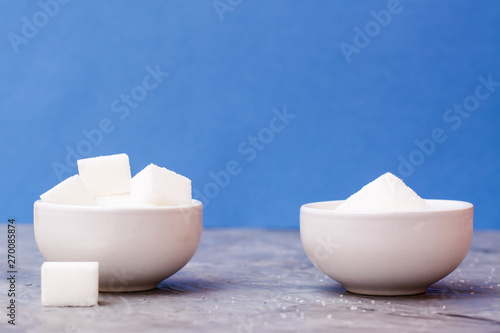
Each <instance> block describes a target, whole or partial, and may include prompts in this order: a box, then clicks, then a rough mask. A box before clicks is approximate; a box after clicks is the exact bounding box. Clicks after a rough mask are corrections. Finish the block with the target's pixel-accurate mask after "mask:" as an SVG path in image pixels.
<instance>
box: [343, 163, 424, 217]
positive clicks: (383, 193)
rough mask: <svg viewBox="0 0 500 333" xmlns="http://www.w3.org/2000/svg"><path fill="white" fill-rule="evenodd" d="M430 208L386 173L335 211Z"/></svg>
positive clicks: (399, 181) (390, 174)
mask: <svg viewBox="0 0 500 333" xmlns="http://www.w3.org/2000/svg"><path fill="white" fill-rule="evenodd" d="M429 209H431V207H430V206H429V204H427V202H425V200H424V199H422V198H421V197H419V196H418V195H417V194H416V193H415V192H414V191H413V190H412V189H411V188H409V187H408V186H406V184H405V183H404V182H403V181H402V180H401V179H399V178H398V177H396V176H394V175H393V174H392V173H390V172H387V173H385V174H383V175H382V176H380V177H378V178H377V179H375V180H374V181H372V182H371V183H369V184H367V185H365V186H364V187H363V188H362V189H361V190H359V191H358V192H356V193H354V194H353V195H351V196H350V197H349V198H347V200H345V201H344V202H343V203H342V204H340V205H339V206H338V207H337V209H336V210H338V211H349V212H354V211H356V212H368V211H384V212H385V211H416V210H429Z"/></svg>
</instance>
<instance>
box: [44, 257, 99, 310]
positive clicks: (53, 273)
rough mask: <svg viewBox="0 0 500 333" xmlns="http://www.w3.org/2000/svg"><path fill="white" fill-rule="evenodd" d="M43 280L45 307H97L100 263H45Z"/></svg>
mask: <svg viewBox="0 0 500 333" xmlns="http://www.w3.org/2000/svg"><path fill="white" fill-rule="evenodd" d="M41 280H42V305H43V306H94V305H97V301H98V298H99V263H98V262H45V263H43V264H42V278H41Z"/></svg>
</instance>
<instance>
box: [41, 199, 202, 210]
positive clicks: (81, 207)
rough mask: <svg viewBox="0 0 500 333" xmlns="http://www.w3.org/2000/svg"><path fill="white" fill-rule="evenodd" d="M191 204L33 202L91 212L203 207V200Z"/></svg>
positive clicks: (42, 205)
mask: <svg viewBox="0 0 500 333" xmlns="http://www.w3.org/2000/svg"><path fill="white" fill-rule="evenodd" d="M191 200H192V201H191V204H189V205H175V206H140V205H135V206H98V205H71V204H59V203H52V202H43V201H42V200H40V199H38V200H36V201H35V203H34V204H33V206H34V207H40V208H42V207H44V208H50V209H57V210H73V211H76V210H79V211H89V212H91V211H92V212H96V211H98V212H120V211H127V212H130V211H170V210H179V209H187V208H198V207H201V208H203V202H201V201H200V200H197V199H191Z"/></svg>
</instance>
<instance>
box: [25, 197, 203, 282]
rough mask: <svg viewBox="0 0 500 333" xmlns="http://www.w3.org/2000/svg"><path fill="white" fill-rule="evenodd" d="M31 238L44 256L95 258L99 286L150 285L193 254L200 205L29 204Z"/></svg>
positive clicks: (199, 227)
mask: <svg viewBox="0 0 500 333" xmlns="http://www.w3.org/2000/svg"><path fill="white" fill-rule="evenodd" d="M34 228H35V239H36V243H37V245H38V249H39V250H40V252H41V253H42V255H43V257H44V258H45V259H46V260H47V261H98V262H99V290H100V291H110V292H122V291H140V290H148V289H153V288H155V287H156V286H157V285H158V284H159V283H160V282H161V281H163V280H164V279H166V278H168V277H169V276H171V275H172V274H174V273H176V272H177V271H179V270H180V269H181V268H182V267H184V265H186V264H187V263H188V262H189V260H190V259H191V258H192V257H193V255H194V253H195V252H196V249H197V248H198V245H199V243H200V238H201V232H202V228H203V204H202V203H201V202H200V201H198V200H193V202H192V204H191V205H184V206H164V207H138V206H136V207H99V206H76V205H62V204H52V203H44V202H41V201H40V200H38V201H36V202H35V205H34Z"/></svg>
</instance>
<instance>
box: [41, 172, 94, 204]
mask: <svg viewBox="0 0 500 333" xmlns="http://www.w3.org/2000/svg"><path fill="white" fill-rule="evenodd" d="M40 199H42V201H43V202H50V203H59V204H66V205H85V206H92V205H96V200H95V198H94V196H93V195H92V193H90V190H89V189H88V187H87V186H86V185H85V183H84V182H83V180H82V179H81V177H80V176H79V175H74V176H71V177H69V178H68V179H66V180H64V181H62V182H61V183H59V184H57V185H56V186H54V187H53V188H51V189H50V190H48V191H47V192H45V193H44V194H42V195H41V196H40Z"/></svg>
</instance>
